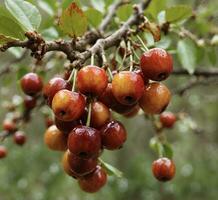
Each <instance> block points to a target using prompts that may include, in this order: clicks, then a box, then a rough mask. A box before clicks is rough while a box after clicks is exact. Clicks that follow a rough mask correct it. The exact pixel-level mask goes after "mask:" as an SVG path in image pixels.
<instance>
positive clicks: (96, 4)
mask: <svg viewBox="0 0 218 200" xmlns="http://www.w3.org/2000/svg"><path fill="white" fill-rule="evenodd" d="M91 3H92V6H93V7H94V8H95V9H97V10H98V11H100V12H104V7H105V3H104V1H99V0H91Z"/></svg>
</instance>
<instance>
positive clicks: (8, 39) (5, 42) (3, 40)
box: [0, 34, 17, 46]
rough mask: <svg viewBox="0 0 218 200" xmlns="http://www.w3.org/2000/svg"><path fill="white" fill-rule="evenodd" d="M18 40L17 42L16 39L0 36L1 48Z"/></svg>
mask: <svg viewBox="0 0 218 200" xmlns="http://www.w3.org/2000/svg"><path fill="white" fill-rule="evenodd" d="M16 40H17V39H16V38H12V37H9V36H5V35H1V34H0V46H2V45H4V44H7V43H8V42H13V41H16Z"/></svg>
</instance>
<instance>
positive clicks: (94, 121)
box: [91, 101, 111, 128]
mask: <svg viewBox="0 0 218 200" xmlns="http://www.w3.org/2000/svg"><path fill="white" fill-rule="evenodd" d="M110 118H111V113H110V110H109V109H108V107H107V106H105V105H104V104H103V103H101V102H100V101H96V102H94V103H92V105H91V127H94V128H100V127H101V126H103V125H104V124H105V123H107V122H108V121H109V120H110Z"/></svg>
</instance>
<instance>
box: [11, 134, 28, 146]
mask: <svg viewBox="0 0 218 200" xmlns="http://www.w3.org/2000/svg"><path fill="white" fill-rule="evenodd" d="M13 140H14V143H15V144H17V145H20V146H23V145H24V144H25V143H26V136H25V134H24V132H22V131H17V132H15V133H14V136H13Z"/></svg>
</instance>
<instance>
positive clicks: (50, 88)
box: [43, 77, 71, 106]
mask: <svg viewBox="0 0 218 200" xmlns="http://www.w3.org/2000/svg"><path fill="white" fill-rule="evenodd" d="M63 89H67V90H71V85H70V84H69V83H67V81H66V80H64V79H62V78H60V77H54V78H52V79H51V80H50V81H49V82H48V83H47V84H46V85H45V86H44V88H43V96H44V98H45V99H46V101H47V104H48V105H49V106H51V104H52V100H53V97H54V95H55V94H56V93H57V92H58V91H60V90H63Z"/></svg>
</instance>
